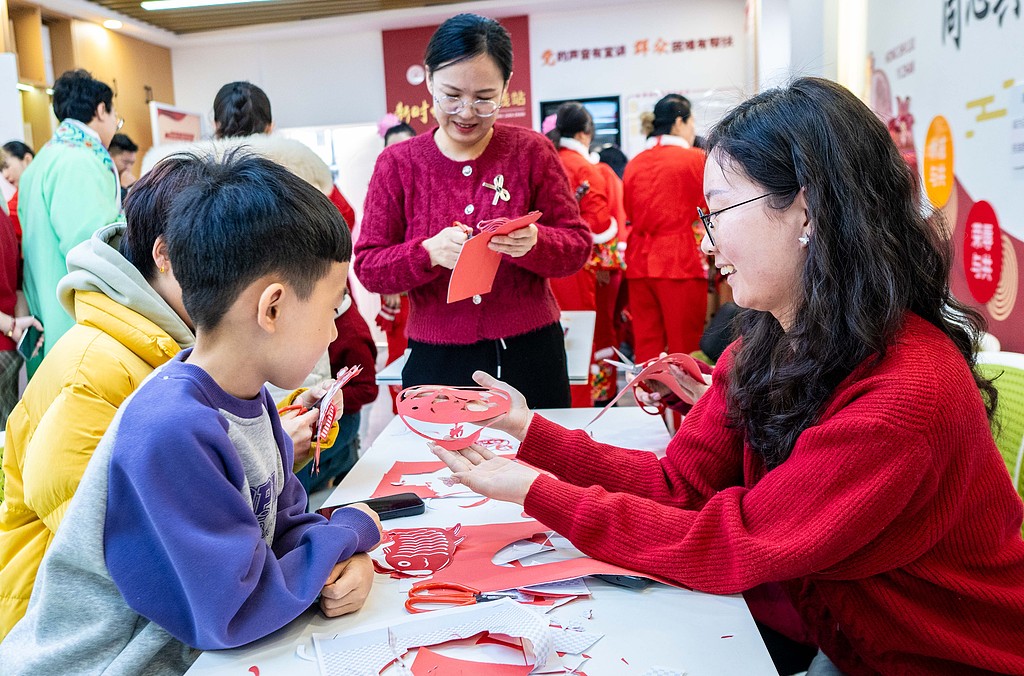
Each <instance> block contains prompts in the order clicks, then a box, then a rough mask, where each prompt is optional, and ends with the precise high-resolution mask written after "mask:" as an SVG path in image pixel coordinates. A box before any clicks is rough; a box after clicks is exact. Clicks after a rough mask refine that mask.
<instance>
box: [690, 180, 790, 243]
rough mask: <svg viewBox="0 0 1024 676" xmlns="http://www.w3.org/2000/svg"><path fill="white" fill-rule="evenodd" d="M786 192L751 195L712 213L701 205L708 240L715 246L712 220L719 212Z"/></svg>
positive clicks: (699, 214) (699, 211) (698, 210)
mask: <svg viewBox="0 0 1024 676" xmlns="http://www.w3.org/2000/svg"><path fill="white" fill-rule="evenodd" d="M785 194H786V193H784V192H766V193H765V194H763V195H758V196H757V197H751V198H750V199H748V200H745V201H743V202H740V203H739V204H733V205H732V206H731V207H725V208H724V209H719V210H718V211H712V212H710V213H708V212H705V211H704V210H703V209H701V208H700V207H697V215H698V216H700V222H701V223H703V224H704V232H706V233H707V235H708V241H709V242H711V246H715V237H714V235H712V234H711V231H712V230H714V229H715V224H714V223H712V222H711V219H712V218H714V217H715V216H717V215H718V214H720V213H722V212H723V211H728V210H729V209H735V208H736V207H741V206H743V205H744V204H750V203H751V202H756V201H757V200H763V199H764V198H765V197H770V196H771V195H785Z"/></svg>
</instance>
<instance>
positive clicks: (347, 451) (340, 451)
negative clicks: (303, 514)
mask: <svg viewBox="0 0 1024 676" xmlns="http://www.w3.org/2000/svg"><path fill="white" fill-rule="evenodd" d="M359 418H360V414H359V412H358V411H357V412H355V413H346V414H345V415H343V416H341V418H340V419H339V420H338V438H337V439H336V440H335V442H334V445H333V446H331V447H330V448H328V449H326V450H325V451H323V452H322V453H320V473H319V474H314V473H313V463H309V464H308V465H306V466H305V467H303V468H302V469H300V470H299V472H298V474H297V475H296V476H298V477H299V483H301V484H302V487H303V488H305V489H306V495H309V494H310V493H315V492H316V491H319V490H321V489H324V488H327V487H328V486H329V485H330V483H331V481H333V480H335V479H336V480H337V481H341V480H342V479H343V478H344V477H345V475H346V474H348V471H349V470H350V469H352V466H353V465H355V464H356V460H358V459H359Z"/></svg>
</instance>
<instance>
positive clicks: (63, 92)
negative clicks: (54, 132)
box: [53, 68, 114, 124]
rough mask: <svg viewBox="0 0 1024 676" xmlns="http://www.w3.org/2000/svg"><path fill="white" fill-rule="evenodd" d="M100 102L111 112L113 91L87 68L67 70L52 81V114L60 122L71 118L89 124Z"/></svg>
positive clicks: (112, 109)
mask: <svg viewBox="0 0 1024 676" xmlns="http://www.w3.org/2000/svg"><path fill="white" fill-rule="evenodd" d="M101 103H102V104H103V105H104V106H106V108H107V112H108V113H111V112H113V111H114V91H113V90H112V89H111V88H110V87H109V86H108V85H107V84H106V83H104V82H100V81H99V80H97V79H95V78H94V77H93V76H92V75H91V74H90V73H89V71H87V70H83V69H81V68H79V69H78V70H69V71H67V72H66V73H64V74H63V75H61V76H60V77H59V78H57V81H56V82H54V83H53V114H54V115H56V116H57V119H58V120H60V121H61V122H63V121H64V120H66V119H68V118H71V119H72V120H78V121H79V122H82V123H83V124H89V123H90V122H92V118H94V117H96V107H97V106H99V105H100V104H101Z"/></svg>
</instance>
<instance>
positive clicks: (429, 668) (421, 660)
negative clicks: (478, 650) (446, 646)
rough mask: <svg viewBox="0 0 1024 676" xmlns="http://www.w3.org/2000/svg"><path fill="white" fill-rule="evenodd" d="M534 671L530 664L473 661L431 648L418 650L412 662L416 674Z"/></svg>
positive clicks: (505, 675) (520, 674) (506, 675)
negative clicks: (437, 651)
mask: <svg viewBox="0 0 1024 676" xmlns="http://www.w3.org/2000/svg"><path fill="white" fill-rule="evenodd" d="M531 671H533V667H532V666H530V665H525V666H524V665H517V664H496V663H494V662H471V661H469V660H460V659H456V658H454V657H447V656H445V655H441V654H440V653H435V652H434V651H433V650H431V649H430V648H420V649H419V650H417V651H416V661H414V662H413V663H412V673H413V674H414V676H481V674H487V676H525V675H526V674H529V673H530V672H531Z"/></svg>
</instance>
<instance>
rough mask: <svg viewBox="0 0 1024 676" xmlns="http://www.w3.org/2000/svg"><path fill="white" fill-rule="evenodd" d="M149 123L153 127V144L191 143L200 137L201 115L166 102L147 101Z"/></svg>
mask: <svg viewBox="0 0 1024 676" xmlns="http://www.w3.org/2000/svg"><path fill="white" fill-rule="evenodd" d="M149 124H150V126H151V127H152V128H153V145H155V146H158V145H162V144H164V143H191V142H193V141H198V140H199V139H200V138H202V132H203V117H202V115H200V114H199V113H193V112H189V111H187V110H181V109H180V108H175V107H174V106H170V105H168V104H166V103H157V102H156V101H150V102H149Z"/></svg>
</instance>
